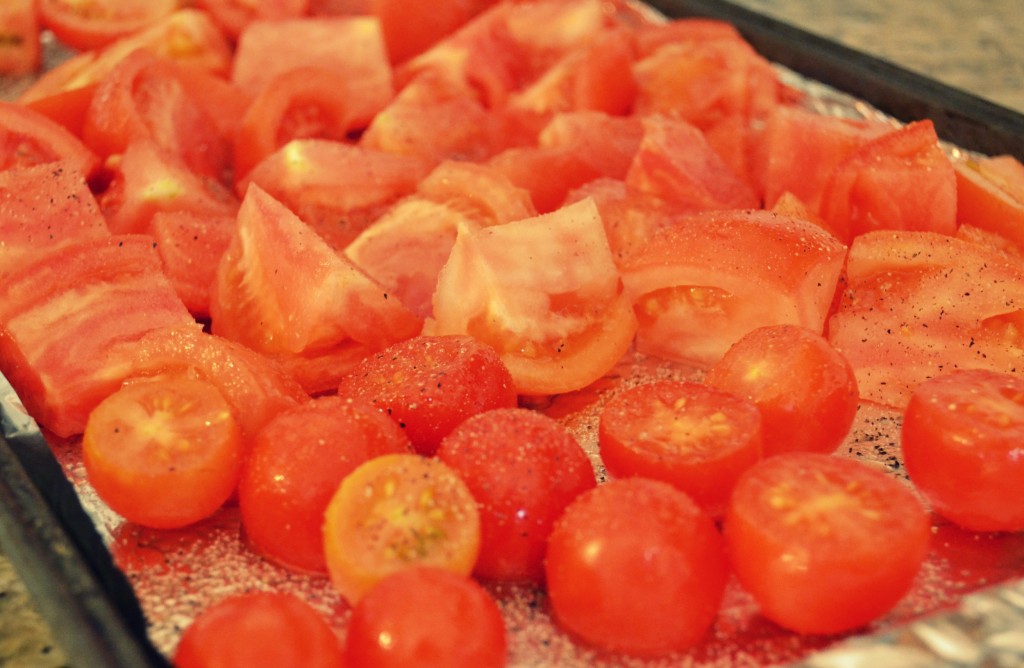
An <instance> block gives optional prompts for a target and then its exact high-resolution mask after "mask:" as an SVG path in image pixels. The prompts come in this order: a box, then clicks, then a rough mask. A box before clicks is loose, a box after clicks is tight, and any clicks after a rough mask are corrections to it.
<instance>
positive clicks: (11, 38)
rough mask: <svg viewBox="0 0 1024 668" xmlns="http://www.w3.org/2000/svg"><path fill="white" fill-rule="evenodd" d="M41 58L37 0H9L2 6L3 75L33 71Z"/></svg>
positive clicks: (0, 43)
mask: <svg viewBox="0 0 1024 668" xmlns="http://www.w3.org/2000/svg"><path fill="white" fill-rule="evenodd" d="M41 62H42V49H41V46H40V41H39V19H38V15H37V13H36V2H35V0H7V2H5V3H4V4H3V7H0V75H6V76H22V75H25V74H31V73H33V72H35V71H36V70H37V69H39V65H40V63H41Z"/></svg>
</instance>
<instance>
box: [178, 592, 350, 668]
mask: <svg viewBox="0 0 1024 668" xmlns="http://www.w3.org/2000/svg"><path fill="white" fill-rule="evenodd" d="M174 665H175V667H176V668H250V667H251V666H274V668H338V667H339V666H341V665H342V646H341V643H340V642H339V640H338V637H337V636H336V635H335V634H334V631H333V630H332V629H331V627H330V626H329V625H328V624H327V622H326V620H325V619H324V618H323V617H321V616H320V614H319V613H318V612H317V611H316V610H314V609H313V608H311V607H310V606H309V604H307V603H305V602H304V601H302V599H299V598H296V597H295V596H292V595H291V594H283V593H277V592H255V593H251V594H242V595H237V596H233V597H230V598H226V599H223V600H222V601H220V602H219V603H216V604H214V605H212V606H210V607H209V608H207V609H206V610H204V611H203V612H202V613H201V614H200V615H199V616H198V617H196V619H195V621H194V622H192V624H191V625H189V626H188V628H186V629H185V632H184V634H182V636H181V642H179V643H178V648H177V650H176V651H175V654H174Z"/></svg>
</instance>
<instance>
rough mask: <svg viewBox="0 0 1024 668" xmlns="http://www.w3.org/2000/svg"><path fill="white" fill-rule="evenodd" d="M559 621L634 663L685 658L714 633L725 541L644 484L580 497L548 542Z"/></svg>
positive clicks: (686, 503)
mask: <svg viewBox="0 0 1024 668" xmlns="http://www.w3.org/2000/svg"><path fill="white" fill-rule="evenodd" d="M545 572H546V574H547V585H548V595H549V597H550V600H551V608H552V611H553V613H554V617H555V620H556V622H557V623H558V624H559V625H560V626H561V627H563V628H565V629H566V630H568V631H569V632H571V633H572V634H573V635H575V636H577V637H579V638H581V639H583V640H584V641H586V642H587V643H590V644H592V645H596V646H598V647H601V648H603V649H609V650H613V651H617V652H624V653H627V654H634V655H640V656H657V655H661V654H667V653H669V652H674V651H682V650H685V649H688V648H690V647H693V646H694V645H696V644H697V643H699V642H700V641H701V640H702V639H703V638H704V636H705V635H706V634H707V632H708V630H709V629H710V628H711V625H712V623H713V622H714V620H715V617H716V616H717V614H718V608H719V605H720V604H721V600H722V594H723V592H724V590H725V584H726V580H727V579H728V573H729V568H728V565H727V562H726V557H725V551H724V547H723V543H722V537H721V536H720V535H719V533H718V529H716V528H715V525H714V523H713V522H712V521H711V519H710V518H709V517H708V516H706V515H704V514H703V513H702V512H701V511H700V509H699V508H698V507H697V505H696V504H695V503H694V502H693V500H692V499H690V497H689V496H687V495H686V494H684V493H683V492H681V491H679V490H678V489H676V488H675V487H672V486H671V485H669V484H667V483H664V482H660V481H657V480H649V479H646V478H630V479H627V480H613V481H611V482H608V483H605V484H603V485H600V486H598V487H596V488H594V489H592V490H590V491H589V492H585V493H583V494H581V495H580V496H579V497H578V498H577V499H576V500H575V501H574V502H573V503H572V504H570V505H569V507H568V508H566V510H565V513H564V514H563V515H562V517H561V518H559V520H558V521H557V522H556V524H555V528H554V530H553V531H552V533H551V537H550V539H549V540H548V553H547V559H546V561H545Z"/></svg>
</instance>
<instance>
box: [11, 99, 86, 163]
mask: <svg viewBox="0 0 1024 668" xmlns="http://www.w3.org/2000/svg"><path fill="white" fill-rule="evenodd" d="M57 160H61V161H65V162H66V164H67V165H68V167H70V168H71V169H74V170H75V171H77V172H79V173H80V174H82V175H83V176H84V177H85V178H86V179H88V178H91V177H92V176H94V175H95V173H96V171H97V169H99V166H100V160H99V158H98V157H97V156H96V154H95V153H93V152H92V151H91V150H90V149H89V148H88V147H87V146H86V145H85V144H83V143H82V141H81V140H80V139H79V138H78V137H76V136H75V135H73V134H71V133H70V132H69V131H68V130H67V129H66V128H65V127H64V126H62V125H60V124H58V123H57V122H55V121H52V120H50V119H49V118H47V117H46V116H44V115H43V114H41V113H39V112H36V111H33V110H31V109H27V108H25V107H23V106H21V105H19V104H14V103H13V102H3V101H0V169H8V168H10V167H13V166H15V165H20V166H23V167H31V166H32V165H40V164H43V163H47V162H54V161H57Z"/></svg>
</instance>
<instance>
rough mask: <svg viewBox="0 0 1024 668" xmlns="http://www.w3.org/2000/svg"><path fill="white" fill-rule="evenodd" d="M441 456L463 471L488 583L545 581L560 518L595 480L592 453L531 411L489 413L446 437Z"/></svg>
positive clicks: (480, 573)
mask: <svg viewBox="0 0 1024 668" xmlns="http://www.w3.org/2000/svg"><path fill="white" fill-rule="evenodd" d="M437 458H438V459H440V460H441V461H443V462H444V463H446V464H448V465H449V466H450V467H452V468H453V469H454V470H455V471H457V472H458V473H459V474H460V475H461V476H462V479H463V480H464V481H465V482H466V485H467V486H468V487H469V491H470V492H472V494H473V497H474V498H475V499H476V500H477V503H478V504H479V509H480V555H479V557H478V558H477V562H476V567H475V568H474V569H473V574H474V575H475V576H477V577H479V578H482V579H485V580H498V581H520V582H531V581H532V582H540V581H542V580H543V578H544V564H543V561H544V552H545V548H546V546H547V538H548V535H549V534H550V533H551V528H552V526H553V525H554V522H555V520H556V519H557V518H558V516H559V515H561V514H562V511H563V510H564V509H565V507H566V506H567V505H568V504H569V502H571V501H572V500H573V499H575V498H576V497H577V496H579V495H580V494H581V493H583V492H585V491H586V490H588V489H591V488H593V487H594V486H595V485H596V484H597V481H596V479H595V477H594V469H593V466H592V465H591V463H590V460H589V459H588V458H587V456H586V453H584V451H583V449H582V448H580V446H579V444H578V443H577V442H576V440H575V439H574V438H573V437H572V436H571V435H570V434H569V433H568V432H566V430H565V428H564V427H562V426H561V425H560V424H559V423H558V422H556V421H555V420H553V419H551V418H548V417H546V416H544V415H541V414H539V413H535V412H533V411H529V410H527V409H525V408H506V409H497V410H491V411H487V412H484V413H480V414H478V415H475V416H474V417H471V418H469V419H468V420H466V421H465V422H463V423H462V424H460V425H459V426H458V427H456V428H455V430H454V431H452V432H451V433H450V434H448V435H447V436H446V437H445V438H444V440H443V441H441V447H440V448H439V449H438V451H437Z"/></svg>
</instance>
